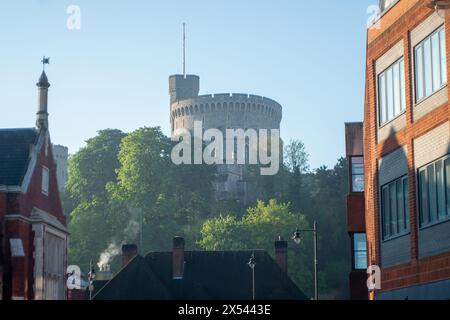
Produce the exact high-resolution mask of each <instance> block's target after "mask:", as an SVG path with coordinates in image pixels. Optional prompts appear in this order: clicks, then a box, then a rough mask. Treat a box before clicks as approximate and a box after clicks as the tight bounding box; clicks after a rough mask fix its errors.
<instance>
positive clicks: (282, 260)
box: [275, 236, 288, 273]
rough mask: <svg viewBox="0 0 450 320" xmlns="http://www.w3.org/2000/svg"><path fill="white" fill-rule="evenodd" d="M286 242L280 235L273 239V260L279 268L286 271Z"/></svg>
mask: <svg viewBox="0 0 450 320" xmlns="http://www.w3.org/2000/svg"><path fill="white" fill-rule="evenodd" d="M287 249H288V242H287V241H286V240H283V239H282V238H281V236H279V237H278V239H277V240H276V241H275V260H276V261H277V263H278V265H279V266H280V268H281V269H282V270H283V271H284V272H286V273H287V271H288V251H287Z"/></svg>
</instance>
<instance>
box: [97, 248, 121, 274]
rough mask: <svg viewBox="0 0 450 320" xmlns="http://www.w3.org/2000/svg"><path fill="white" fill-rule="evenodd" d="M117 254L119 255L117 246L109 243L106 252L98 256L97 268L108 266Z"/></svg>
mask: <svg viewBox="0 0 450 320" xmlns="http://www.w3.org/2000/svg"><path fill="white" fill-rule="evenodd" d="M119 253H120V248H119V245H118V244H117V243H116V242H111V243H110V244H109V245H108V248H106V250H105V251H103V252H102V253H101V254H100V259H99V261H98V262H97V266H98V268H99V269H101V268H102V267H103V266H105V265H108V264H109V263H110V262H111V260H112V259H113V258H114V257H115V256H117V255H118V254H119Z"/></svg>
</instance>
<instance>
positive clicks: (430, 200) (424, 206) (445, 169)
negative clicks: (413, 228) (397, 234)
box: [419, 156, 450, 227]
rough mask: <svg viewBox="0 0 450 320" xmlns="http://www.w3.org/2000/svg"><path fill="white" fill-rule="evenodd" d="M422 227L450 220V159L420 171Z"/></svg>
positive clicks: (442, 160)
mask: <svg viewBox="0 0 450 320" xmlns="http://www.w3.org/2000/svg"><path fill="white" fill-rule="evenodd" d="M419 202H420V204H419V210H420V214H419V216H420V226H421V227H424V226H427V225H430V224H433V223H436V222H439V221H442V220H446V219H448V218H450V158H449V157H448V156H447V157H446V158H444V159H440V160H438V161H436V162H434V163H432V164H429V165H428V166H426V167H424V168H421V169H419Z"/></svg>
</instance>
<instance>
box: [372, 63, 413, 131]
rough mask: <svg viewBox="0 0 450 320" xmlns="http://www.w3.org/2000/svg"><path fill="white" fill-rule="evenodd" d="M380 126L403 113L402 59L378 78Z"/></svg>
mask: <svg viewBox="0 0 450 320" xmlns="http://www.w3.org/2000/svg"><path fill="white" fill-rule="evenodd" d="M378 99H379V104H378V105H379V115H380V125H383V124H385V123H386V122H389V121H391V120H392V119H394V118H395V117H397V116H398V115H400V114H401V113H403V111H405V105H406V103H405V101H406V98H405V63H404V61H403V58H401V59H400V60H398V61H397V62H395V63H394V64H393V65H392V66H390V67H389V68H387V69H386V70H385V71H384V72H383V73H381V74H380V75H379V76H378Z"/></svg>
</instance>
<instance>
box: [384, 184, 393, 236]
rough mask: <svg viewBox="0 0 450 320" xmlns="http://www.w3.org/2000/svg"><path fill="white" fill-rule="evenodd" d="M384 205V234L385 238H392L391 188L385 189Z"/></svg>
mask: <svg viewBox="0 0 450 320" xmlns="http://www.w3.org/2000/svg"><path fill="white" fill-rule="evenodd" d="M382 205H383V215H382V216H383V234H384V237H385V238H387V237H390V236H391V232H390V228H389V227H390V223H389V220H390V214H389V188H388V187H384V188H383V190H382Z"/></svg>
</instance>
